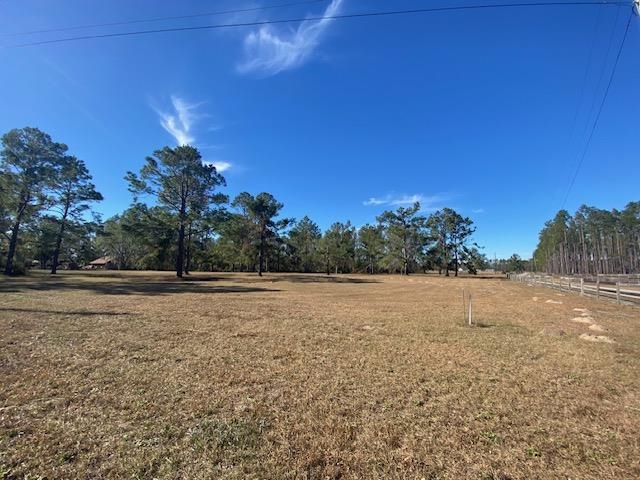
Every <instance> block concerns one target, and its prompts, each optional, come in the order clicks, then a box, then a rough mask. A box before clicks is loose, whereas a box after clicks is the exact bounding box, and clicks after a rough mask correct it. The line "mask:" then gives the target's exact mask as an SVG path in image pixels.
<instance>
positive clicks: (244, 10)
mask: <svg viewBox="0 0 640 480" xmlns="http://www.w3.org/2000/svg"><path fill="white" fill-rule="evenodd" d="M326 1H327V0H305V1H302V2H291V3H280V4H277V5H267V6H265V7H253V8H241V9H235V10H218V11H216V12H203V13H193V14H190V15H176V16H171V17H156V18H143V19H138V20H127V21H120V22H111V23H94V24H90V25H77V26H73V27H59V28H50V29H45V30H30V31H27V32H13V33H11V32H10V33H0V36H3V37H17V36H22V35H34V34H37V33H53V32H68V31H70V30H84V29H87V28H100V27H116V26H120V25H132V24H135V23H153V22H165V21H167V20H184V19H187V18H198V17H213V16H216V15H227V14H231V13H248V12H257V11H261V10H272V9H275V8H286V7H296V6H299V5H309V4H312V3H321V2H326Z"/></svg>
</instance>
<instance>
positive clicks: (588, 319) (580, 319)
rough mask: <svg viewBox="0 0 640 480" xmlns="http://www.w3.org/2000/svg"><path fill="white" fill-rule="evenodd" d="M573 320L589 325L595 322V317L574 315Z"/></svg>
mask: <svg viewBox="0 0 640 480" xmlns="http://www.w3.org/2000/svg"><path fill="white" fill-rule="evenodd" d="M571 321H572V322H576V323H585V324H587V325H589V324H591V323H593V318H591V317H573V318H572V319H571Z"/></svg>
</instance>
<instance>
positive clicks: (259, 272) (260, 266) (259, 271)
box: [258, 233, 264, 277]
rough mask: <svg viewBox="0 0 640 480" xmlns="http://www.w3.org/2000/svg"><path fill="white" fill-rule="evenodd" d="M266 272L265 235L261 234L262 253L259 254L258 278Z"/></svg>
mask: <svg viewBox="0 0 640 480" xmlns="http://www.w3.org/2000/svg"><path fill="white" fill-rule="evenodd" d="M263 270H264V233H260V251H259V253H258V276H260V277H261V276H262V272H263Z"/></svg>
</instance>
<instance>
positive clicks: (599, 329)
mask: <svg viewBox="0 0 640 480" xmlns="http://www.w3.org/2000/svg"><path fill="white" fill-rule="evenodd" d="M589 330H593V331H594V332H606V331H607V330H606V329H605V328H604V327H603V326H602V325H598V324H597V323H594V324H593V325H589Z"/></svg>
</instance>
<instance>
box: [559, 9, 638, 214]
mask: <svg viewBox="0 0 640 480" xmlns="http://www.w3.org/2000/svg"><path fill="white" fill-rule="evenodd" d="M631 18H633V9H632V10H631V11H630V12H629V20H627V26H626V27H625V29H624V35H623V37H622V42H620V48H618V54H617V55H616V60H615V62H614V64H613V69H612V70H611V76H610V77H609V82H608V83H607V88H606V89H605V91H604V95H603V96H602V101H601V102H600V107H599V108H598V113H597V114H596V119H595V121H594V122H593V125H592V127H591V133H590V134H589V138H588V139H587V144H586V145H585V147H584V150H583V151H582V155H581V156H580V161H579V162H578V166H577V167H576V171H575V173H574V174H573V178H572V179H571V183H570V184H569V188H568V189H567V193H566V194H565V196H564V200H563V201H562V206H561V207H560V210H562V209H564V206H565V204H566V203H567V199H568V198H569V194H570V193H571V190H572V189H573V185H574V184H575V182H576V178H577V177H578V173H580V168H581V167H582V164H583V162H584V158H585V157H586V155H587V152H588V151H589V146H590V145H591V140H592V139H593V134H594V133H595V131H596V127H597V126H598V121H599V120H600V114H601V113H602V109H603V108H604V104H605V102H606V101H607V96H608V95H609V90H610V88H611V84H612V83H613V77H614V76H615V74H616V69H617V67H618V61H619V60H620V56H621V55H622V50H623V49H624V44H625V41H626V40H627V33H629V26H630V25H631Z"/></svg>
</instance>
